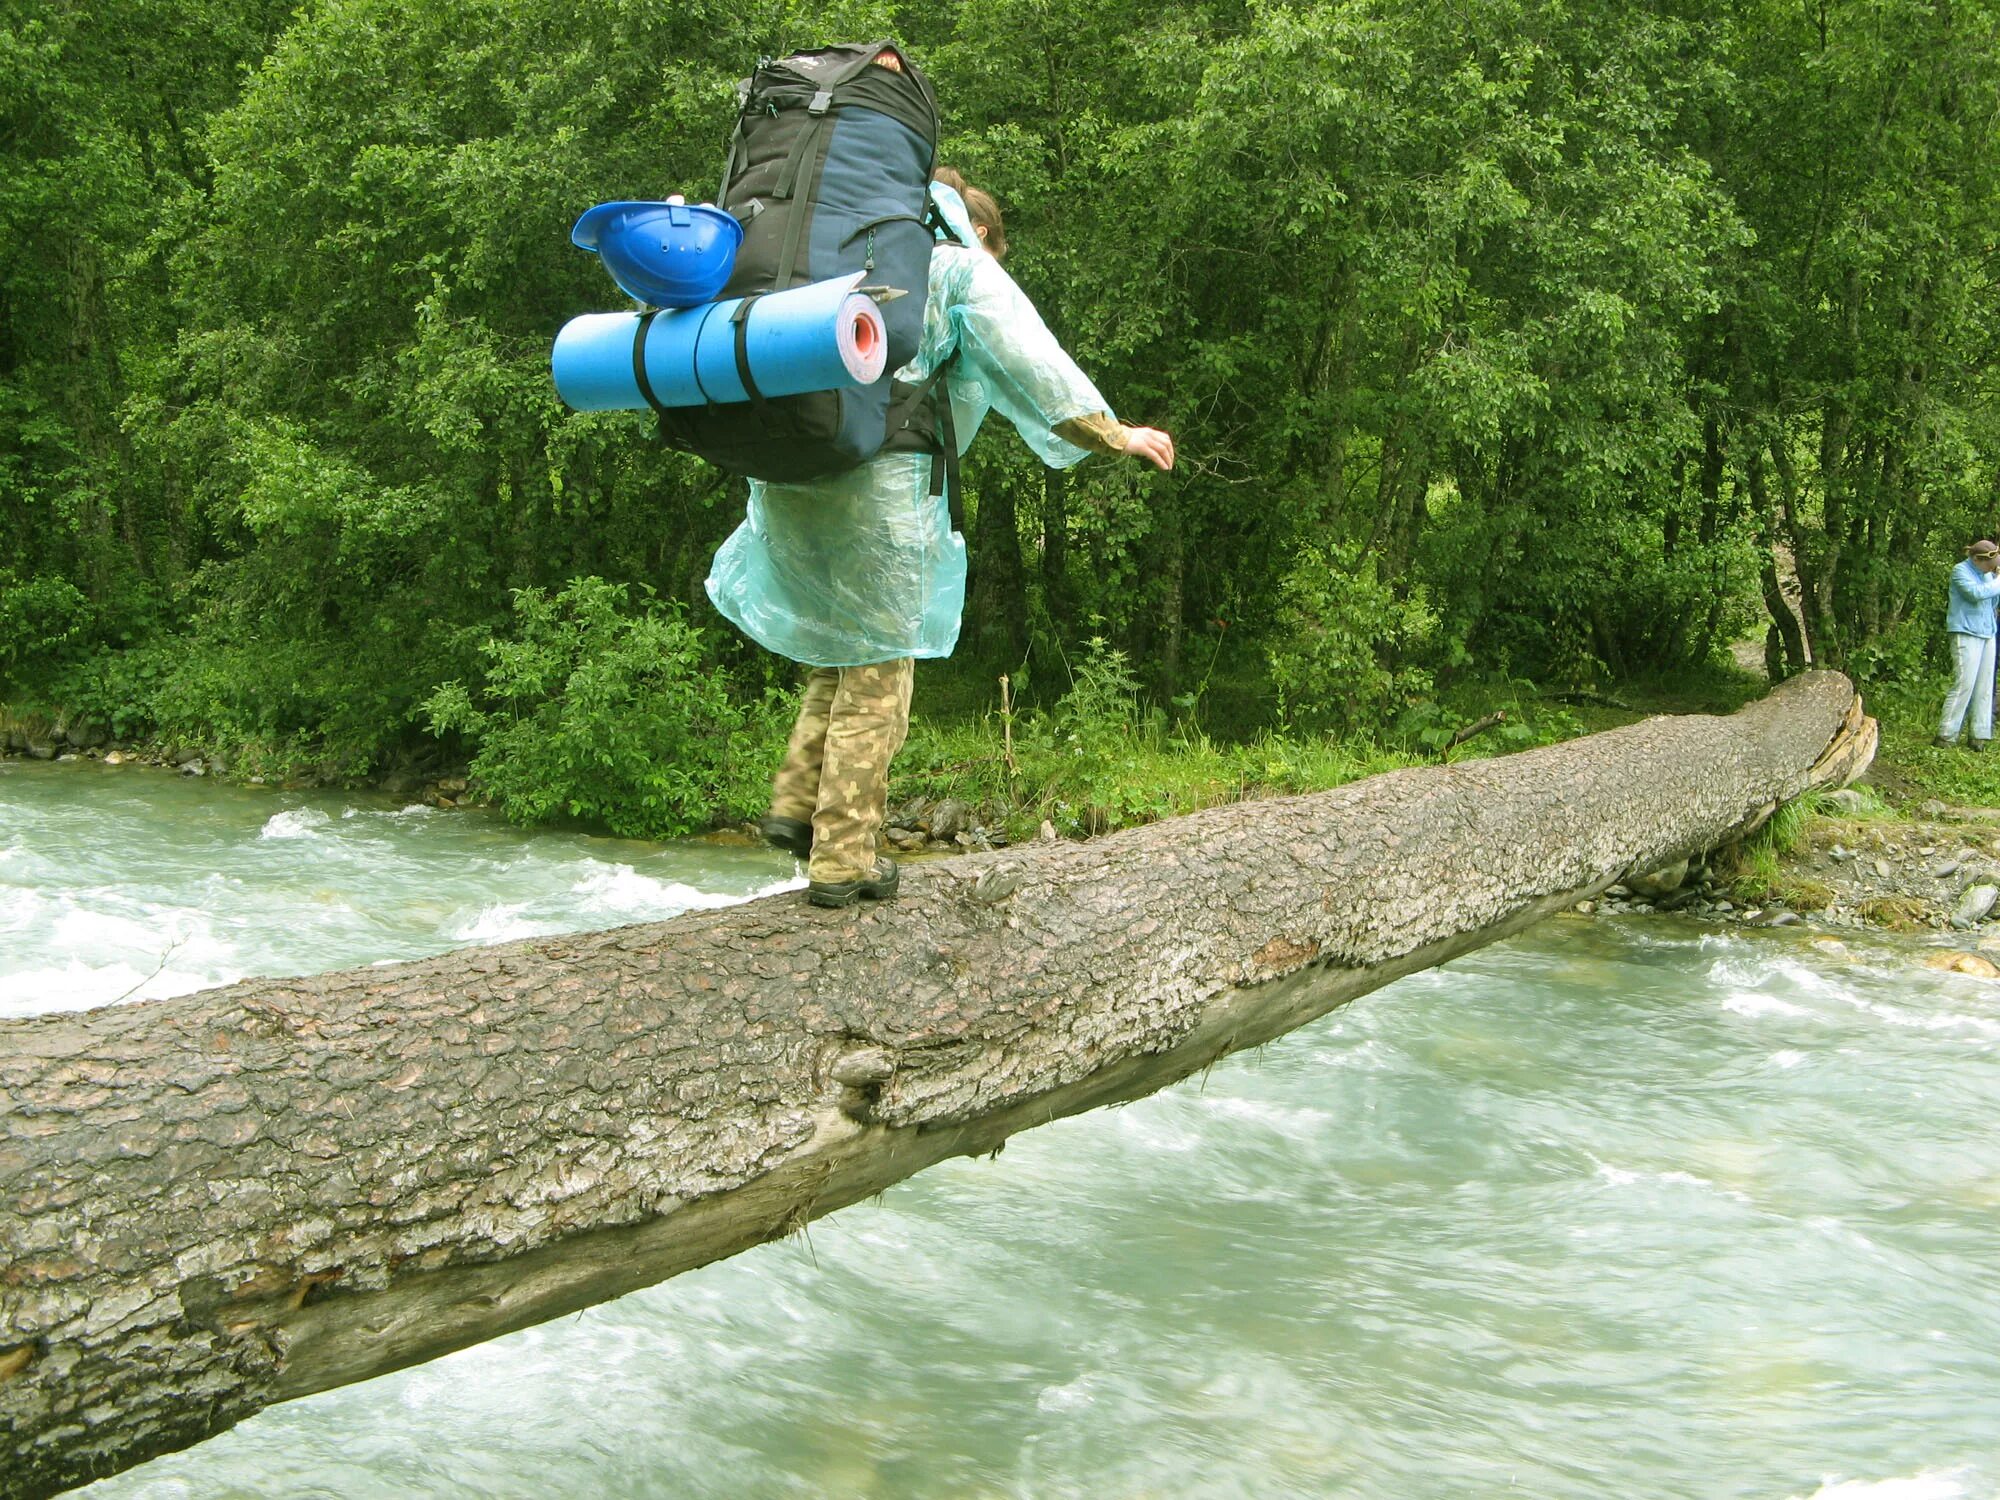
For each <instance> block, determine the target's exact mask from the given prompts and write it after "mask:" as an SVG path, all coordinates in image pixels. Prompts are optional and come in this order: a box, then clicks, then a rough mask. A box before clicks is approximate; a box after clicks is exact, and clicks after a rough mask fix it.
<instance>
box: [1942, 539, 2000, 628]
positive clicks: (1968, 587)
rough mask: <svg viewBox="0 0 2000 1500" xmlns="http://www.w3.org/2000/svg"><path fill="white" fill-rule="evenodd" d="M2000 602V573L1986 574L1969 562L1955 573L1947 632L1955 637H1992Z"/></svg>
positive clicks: (1952, 582)
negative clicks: (1996, 606)
mask: <svg viewBox="0 0 2000 1500" xmlns="http://www.w3.org/2000/svg"><path fill="white" fill-rule="evenodd" d="M1995 599H2000V573H1985V572H1981V571H1980V569H1979V568H1978V567H1977V566H1976V565H1975V564H1974V563H1973V561H1972V559H1971V558H1969V557H1968V558H1967V559H1966V560H1965V561H1964V562H1962V563H1960V564H1959V565H1958V566H1957V567H1955V568H1953V569H1952V570H1951V594H1950V597H1949V602H1947V603H1946V605H1945V607H1944V628H1945V629H1946V630H1949V631H1950V632H1951V633H1952V634H1953V635H1976V636H1981V637H1990V636H1991V635H1992V634H1993V601H1994V600H1995Z"/></svg>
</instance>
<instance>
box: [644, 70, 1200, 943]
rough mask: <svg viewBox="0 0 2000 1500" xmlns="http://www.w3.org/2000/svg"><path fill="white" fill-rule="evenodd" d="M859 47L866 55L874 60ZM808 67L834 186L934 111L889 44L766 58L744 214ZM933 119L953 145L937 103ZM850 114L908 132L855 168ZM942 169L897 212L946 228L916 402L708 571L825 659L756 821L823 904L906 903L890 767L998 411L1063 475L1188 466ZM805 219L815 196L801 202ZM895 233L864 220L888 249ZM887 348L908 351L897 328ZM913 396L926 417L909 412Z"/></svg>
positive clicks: (774, 489) (905, 403) (748, 152)
mask: <svg viewBox="0 0 2000 1500" xmlns="http://www.w3.org/2000/svg"><path fill="white" fill-rule="evenodd" d="M857 51H859V52H863V53H866V54H868V55H867V56H866V58H865V60H864V61H863V62H862V64H861V65H860V66H859V67H858V68H856V67H854V66H853V65H852V59H853V54H854V53H855V52H857ZM799 72H805V73H808V74H809V75H811V80H812V82H814V83H815V84H818V85H822V87H821V88H819V89H817V90H815V91H814V92H815V95H816V97H817V99H818V101H819V102H821V103H822V104H823V105H824V106H825V109H826V113H827V114H828V115H829V116H831V117H833V118H834V119H835V120H836V122H837V123H836V124H835V126H834V128H833V130H832V132H831V145H830V146H829V148H828V150H827V154H826V160H827V165H826V167H825V168H824V169H823V171H822V175H821V182H822V183H824V184H828V185H829V187H828V190H829V191H830V190H831V184H832V182H833V181H834V179H835V177H836V173H837V172H839V173H850V172H853V171H855V170H857V169H858V170H868V169H871V168H873V169H881V168H883V167H884V166H885V165H886V164H887V163H889V162H891V161H893V160H894V157H895V155H896V148H897V147H899V146H901V145H903V144H904V143H902V142H900V141H895V140H894V139H893V133H892V132H891V131H889V130H887V129H885V128H884V126H885V125H887V124H897V123H900V124H904V125H907V123H908V121H909V119H910V118H911V117H912V116H916V117H919V118H920V117H921V116H922V115H923V113H924V111H923V110H922V109H920V108H913V107H912V105H913V102H914V101H919V100H926V99H927V98H928V94H929V88H928V85H927V84H925V83H924V81H923V79H922V76H921V74H919V73H918V72H917V71H916V69H915V68H914V67H913V66H911V65H910V64H908V63H907V62H906V61H905V60H904V59H902V58H901V57H900V55H899V54H898V53H897V52H896V51H894V50H893V49H891V48H888V47H877V48H872V49H850V48H832V49H827V51H826V52H823V53H809V54H801V55H800V56H799V57H795V58H788V59H786V60H785V61H784V62H781V63H778V64H775V65H772V66H771V67H770V68H765V69H760V70H759V73H758V75H757V77H756V78H754V79H753V80H752V81H751V85H750V90H749V92H748V94H747V95H746V104H749V103H750V101H752V100H762V101H764V102H765V103H766V104H767V105H768V104H771V103H775V104H777V105H778V106H779V112H778V113H777V114H772V113H770V112H769V111H768V109H767V110H766V111H765V112H764V113H761V114H754V113H752V111H751V109H748V108H746V112H745V115H744V120H745V122H746V123H745V126H744V127H740V128H739V141H738V147H737V149H736V150H735V151H734V153H733V156H732V160H734V161H736V162H738V163H739V165H738V166H737V167H736V168H735V169H734V170H733V172H732V181H731V185H730V188H729V189H728V190H727V192H726V193H725V200H724V203H723V205H722V206H723V207H725V208H730V209H737V208H738V201H737V200H739V199H740V198H743V197H745V196H749V197H754V196H755V194H756V191H757V189H758V187H759V179H758V177H757V167H758V165H759V163H760V162H763V161H766V160H769V159H770V158H769V157H768V156H766V155H764V154H761V153H760V151H759V149H758V148H759V146H760V141H759V140H758V137H757V132H759V131H782V130H783V128H784V127H785V126H786V125H788V124H789V123H791V122H789V121H787V120H786V118H785V116H784V113H783V111H784V107H785V100H786V92H785V89H784V84H785V82H786V81H787V80H786V75H787V74H788V73H799ZM767 74H769V75H774V76H773V77H771V78H770V79H768V80H767V77H766V75H767ZM797 102H800V103H803V104H804V108H805V110H810V108H811V105H812V100H811V99H806V100H800V101H797ZM800 112H801V113H803V112H804V111H800ZM930 119H931V121H932V122H933V123H932V128H931V131H930V135H931V138H932V139H933V140H934V139H935V126H934V120H935V115H934V113H932V114H931V116H930ZM850 124H852V125H854V126H855V128H854V130H853V131H852V132H851V134H850V136H849V137H848V138H847V139H848V140H849V141H850V142H851V143H852V144H853V145H854V146H855V147H856V149H857V150H865V149H866V147H867V144H868V142H869V141H870V139H871V138H890V139H889V149H887V150H884V151H880V152H877V153H876V154H875V156H874V157H873V159H872V160H866V161H862V162H859V163H856V162H849V161H843V160H842V159H841V155H840V153H841V151H842V147H843V135H842V131H843V130H846V129H848V127H849V125H850ZM917 133H918V134H919V135H920V136H921V135H922V134H923V132H922V131H921V130H919V131H918V132H917ZM912 154H914V153H912ZM807 155H808V156H809V155H810V152H809V151H808V152H807ZM906 160H907V157H906ZM746 162H747V163H748V165H747V166H745V165H741V164H742V163H746ZM931 169H932V161H931V159H930V153H929V152H928V151H926V152H924V153H923V154H922V172H923V175H922V176H921V177H918V178H917V179H916V180H915V181H914V182H913V183H910V184H907V185H906V187H907V191H908V192H909V193H910V194H911V195H912V196H913V197H914V200H915V201H914V202H905V204H904V208H905V212H904V213H903V215H902V218H901V219H899V220H897V221H895V223H894V224H893V227H896V228H899V229H900V228H904V227H907V225H908V223H909V222H912V221H914V222H916V223H918V224H920V225H928V226H929V227H924V228H923V230H922V232H923V235H924V236H925V238H926V239H927V240H934V242H933V243H930V244H926V245H924V246H923V247H922V249H923V250H925V251H927V252H928V265H927V267H925V275H924V281H923V283H922V285H923V287H924V289H925V296H924V300H923V303H922V305H921V318H920V320H916V319H913V322H915V323H916V325H917V327H916V331H917V333H918V338H917V342H916V348H915V351H914V354H913V356H912V357H910V358H909V359H908V360H907V362H904V363H901V364H900V366H895V367H892V369H893V376H894V382H895V385H896V386H897V387H898V388H899V389H900V391H901V392H903V393H906V394H898V395H897V396H896V397H894V399H893V401H892V404H891V407H890V417H889V421H888V423H887V432H886V435H885V437H884V438H883V441H882V443H881V444H880V446H879V448H878V450H877V451H875V452H873V453H871V454H870V455H869V456H868V457H867V458H866V459H865V460H864V461H863V462H861V463H859V464H857V465H855V466H853V467H849V468H846V469H844V470H842V471H840V472H835V473H829V474H824V475H818V476H813V477H810V478H806V479H803V480H801V481H798V482H784V481H782V480H780V479H777V478H773V477H770V476H768V475H759V476H756V477H753V478H752V481H751V485H750V499H749V506H748V511H747V514H746V515H745V517H744V520H743V523H742V525H740V526H739V527H738V528H737V529H736V531H735V533H734V534H733V535H731V536H730V537H729V539H728V540H727V541H726V542H724V543H723V545H722V547H721V549H720V550H719V551H718V552H717V553H716V557H715V562H714V566H713V569H712V571H711V572H710V575H709V578H708V594H709V597H710V598H711V599H712V600H713V601H714V603H715V606H716V608H717V609H719V610H720V611H721V612H722V613H723V614H724V615H726V616H727V617H728V618H729V619H730V620H731V621H733V622H734V623H735V624H736V625H737V626H738V627H739V628H740V629H742V631H743V632H744V633H745V634H746V635H748V636H749V637H750V638H751V639H752V640H754V641H756V642H757V643H758V644H759V645H761V646H764V647H766V648H767V649H769V650H771V651H775V652H777V653H778V654H779V655H781V656H787V657H790V658H791V659H792V660H794V661H797V662H800V663H802V664H804V665H806V666H809V667H811V668H812V671H811V673H810V675H809V676H808V677H807V679H806V683H805V690H804V696H803V700H802V702H801V703H800V706H799V714H798V720H797V722H796V724H795V725H794V727H793V729H792V734H791V739H790V743H789V746H788V748H787V750H786V754H785V761H784V765H783V767H782V768H781V769H780V770H779V772H778V775H777V779H776V782H775V785H774V786H773V788H772V795H771V807H770V812H769V814H768V815H767V816H766V817H765V818H764V819H763V820H762V822H761V824H760V825H759V826H760V828H761V831H762V832H763V834H764V837H765V838H766V839H767V840H769V841H770V842H771V843H772V844H774V845H776V846H777V847H779V848H782V849H786V850H789V851H790V852H791V853H792V854H794V855H796V856H797V857H799V858H801V859H804V860H806V861H807V875H808V887H807V899H808V900H809V901H811V902H813V903H814V904H815V905H819V906H834V907H839V906H847V905H851V904H852V903H853V902H855V901H857V900H883V899H885V898H888V897H891V896H893V895H894V894H895V891H896V881H897V872H896V864H895V862H894V861H893V860H891V859H888V858H885V857H882V856H880V855H879V854H878V853H877V850H876V839H877V835H878V833H879V831H880V829H881V827H882V824H883V821H884V818H885V816H886V813H887V807H888V792H889V764H890V761H891V760H892V759H893V758H894V757H895V754H896V752H897V750H898V749H900V748H901V746H902V743H903V740H904V737H905V735H906V734H907V732H908V729H909V716H910V690H911V684H912V679H913V676H914V671H915V665H916V658H918V657H942V656H948V655H950V654H951V650H952V648H953V646H954V645H955V644H956V643H957V640H958V631H959V616H960V613H961V611H962V609H963V607H964V603H965V541H964V538H963V537H962V536H961V535H960V534H959V527H958V525H957V511H958V500H959V497H958V476H957V458H958V455H959V453H960V452H962V451H963V450H964V448H965V447H966V445H967V444H968V443H969V442H970V441H971V439H972V437H973V435H974V433H975V432H977V430H978V428H979V425H980V423H981V422H982V421H983V420H984V418H985V416H986V413H987V411H988V409H989V408H992V407H997V408H998V409H999V410H1000V412H1001V413H1002V414H1003V415H1004V416H1006V417H1007V418H1008V420H1009V421H1011V422H1012V423H1013V424H1014V426H1015V428H1016V429H1017V430H1018V431H1019V432H1020V434H1021V436H1022V437H1023V438H1024V439H1025V440H1026V441H1027V443H1028V445H1029V447H1030V448H1032V449H1033V450H1034V451H1035V453H1036V454H1037V455H1038V456H1039V457H1040V458H1041V459H1042V460H1043V461H1044V462H1046V463H1048V464H1050V465H1052V466H1054V467H1068V466H1069V465H1071V464H1075V463H1078V462H1080V461H1081V460H1082V459H1084V458H1085V457H1087V456H1088V455H1089V454H1091V453H1104V454H1129V455H1131V456H1133V457H1135V458H1139V459H1142V460H1144V461H1146V462H1148V463H1151V464H1152V465H1154V466H1155V467H1156V468H1159V469H1162V470H1166V469H1171V468H1172V467H1173V464H1174V445H1173V440H1172V438H1171V437H1169V436H1168V435H1167V434H1166V433H1165V432H1162V431H1159V430H1157V429H1154V428H1149V427H1128V426H1126V425H1124V424H1123V423H1121V422H1119V421H1118V420H1117V419H1116V417H1114V416H1113V415H1112V412H1111V409H1110V403H1108V402H1107V401H1106V400H1105V399H1104V397H1103V396H1102V395H1100V394H1099V393H1098V390H1097V388H1096V386H1094V385H1093V384H1092V383H1091V382H1090V379H1089V378H1088V377H1087V376H1086V375H1085V374H1084V373H1083V371H1082V370H1080V369H1079V368H1078V367H1077V365H1076V362H1075V361H1074V360H1072V359H1071V358H1070V357H1069V355H1068V354H1066V353H1065V352H1064V351H1063V349H1062V348H1061V346H1060V345H1059V344H1057V342H1056V340H1055V338H1054V337H1053V336H1052V335H1051V334H1050V332H1049V330H1048V328H1047V326H1046V325H1045V324H1044V323H1043V321H1042V319H1041V317H1040V315H1039V314H1038V313H1037V312H1036V311H1035V308H1034V306H1033V304H1032V303H1030V302H1029V300H1028V298H1027V297H1026V296H1025V295H1024V294H1023V293H1022V291H1021V289H1020V288H1019V287H1018V286H1017V285H1015V283H1014V280H1013V278H1012V277H1011V276H1009V275H1008V274H1007V272H1006V271H1005V270H1004V269H1003V268H1002V267H1001V264H1000V257H1001V256H1002V255H1003V254H1004V253H1005V249H1006V232H1005V228H1004V226H1003V225H1002V222H1001V218H1000V212H999V208H998V206H997V205H996V204H995V203H994V202H993V200H992V199H991V198H990V197H989V196H988V195H986V194H985V193H982V192H980V191H978V190H977V189H970V190H968V189H966V187H965V185H964V183H963V180H962V179H960V178H958V177H957V176H956V174H952V173H948V172H940V173H939V174H938V175H937V179H936V180H935V181H926V179H927V178H929V176H930V173H931ZM891 186H892V188H893V187H894V186H895V185H894V184H891ZM799 191H804V190H803V189H800V190H799ZM968 200H969V203H968ZM910 208H915V209H917V210H918V212H915V213H910V212H908V210H909V209H910ZM790 211H791V212H793V213H798V212H802V211H803V209H802V208H801V207H800V206H798V205H797V204H796V202H794V205H793V206H792V208H791V210H790ZM822 211H823V210H822ZM768 217H770V211H769V210H765V211H763V212H759V213H755V214H753V216H752V217H751V219H750V222H749V226H748V229H747V234H749V235H755V234H756V233H757V231H758V229H759V228H760V227H762V221H763V220H764V219H766V218H768ZM890 227H892V225H890V224H883V225H879V226H877V228H876V229H874V230H868V231H860V230H857V231H856V233H857V234H865V236H866V239H867V243H870V244H876V245H878V249H879V241H880V235H881V232H882V231H883V230H885V229H888V228H890ZM813 238H814V240H815V242H817V240H818V238H819V237H818V234H817V232H816V231H815V232H814V235H813ZM828 238H831V236H829V237H828ZM746 253H748V246H747V243H746ZM867 259H868V264H869V266H870V267H871V269H870V270H869V271H868V273H867V274H869V275H871V276H872V275H874V274H877V272H876V271H875V270H874V269H872V268H873V267H874V266H875V263H876V260H877V259H878V256H877V255H875V254H871V255H869V256H868V258H867ZM821 270H822V268H821V267H818V266H815V268H814V271H815V274H818V273H819V272H820V271H821ZM909 300H910V301H911V302H913V303H914V302H915V300H916V299H914V298H911V299H909ZM899 310H900V305H899V303H898V302H897V301H895V300H891V301H889V302H887V303H886V304H885V306H884V313H885V320H886V319H887V318H888V317H890V316H893V314H895V313H896V312H897V311H899ZM890 345H891V351H892V353H893V352H895V337H894V332H893V329H892V331H891V335H890ZM883 384H884V385H888V384H890V382H889V381H886V380H885V381H884V382H883ZM903 407H907V409H908V413H909V414H908V415H906V416H903V417H902V419H901V420H900V422H899V421H898V419H897V416H898V409H899V408H903ZM670 437H671V433H670ZM773 441H774V442H775V441H778V439H777V438H776V437H775V436H774V438H773Z"/></svg>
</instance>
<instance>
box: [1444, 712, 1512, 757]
mask: <svg viewBox="0 0 2000 1500" xmlns="http://www.w3.org/2000/svg"><path fill="white" fill-rule="evenodd" d="M1506 722H1507V710H1506V709H1504V708H1501V709H1495V710H1494V711H1493V712H1492V713H1490V714H1488V715H1487V716H1486V717H1485V718H1483V719H1474V720H1473V721H1472V722H1471V723H1470V724H1467V725H1466V726H1465V727H1464V728H1463V729H1461V730H1459V731H1458V733H1457V734H1455V735H1453V736H1452V737H1451V738H1450V739H1448V740H1446V741H1445V742H1444V748H1445V750H1446V751H1447V752H1449V751H1452V750H1456V749H1457V748H1458V747H1459V746H1460V745H1463V744H1464V743H1465V742H1466V741H1467V740H1469V739H1472V738H1473V737H1474V736H1476V735H1482V734H1484V733H1486V731H1487V730H1489V729H1493V728H1496V727H1498V726H1499V725H1501V724H1505V723H1506Z"/></svg>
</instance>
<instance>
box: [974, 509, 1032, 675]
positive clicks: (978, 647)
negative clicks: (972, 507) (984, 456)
mask: <svg viewBox="0 0 2000 1500" xmlns="http://www.w3.org/2000/svg"><path fill="white" fill-rule="evenodd" d="M967 540H968V546H967V549H966V550H967V553H968V555H969V557H970V559H971V574H972V576H971V577H970V579H968V580H967V584H966V611H965V614H966V621H967V624H968V625H969V626H970V627H971V637H972V638H971V640H970V641H969V642H968V644H969V645H970V646H971V647H972V651H971V653H970V654H971V655H973V656H974V657H975V658H976V659H978V660H979V661H982V662H984V663H986V664H988V665H990V666H994V667H1012V666H1013V665H1014V664H1015V663H1016V662H1018V661H1020V659H1021V658H1022V657H1023V656H1024V655H1026V654H1027V650H1028V595H1027V583H1026V579H1025V578H1024V576H1023V573H1022V567H1021V532H1020V522H1019V519H1018V518H1017V516H1016V514H1015V508H1014V486H1013V477H1012V475H1010V474H1008V473H1006V472H1004V471H1003V472H1000V473H997V474H995V475H993V476H992V481H991V482H990V483H988V484H987V485H986V486H985V487H984V488H983V489H982V490H981V491H980V494H979V500H978V509H977V510H976V511H974V513H973V517H972V536H971V537H969V538H968V539H967Z"/></svg>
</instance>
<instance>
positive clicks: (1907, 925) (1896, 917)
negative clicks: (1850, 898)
mask: <svg viewBox="0 0 2000 1500" xmlns="http://www.w3.org/2000/svg"><path fill="white" fill-rule="evenodd" d="M1854 913H1855V915H1856V916H1858V917H1860V918H1861V920H1862V921H1864V922H1867V923H1869V924H1870V925H1871V926H1875V927H1886V928H1888V929H1889V931H1891V932H1915V931H1917V930H1918V929H1919V928H1921V927H1924V926H1926V925H1927V924H1926V922H1925V920H1924V919H1925V915H1926V913H1925V910H1924V903H1923V902H1921V901H1918V900H1916V899H1915V898H1913V897H1910V896H1871V897H1869V898H1868V899H1867V900H1866V901H1863V902H1861V903H1860V904H1859V905H1857V906H1856V907H1855V908H1854Z"/></svg>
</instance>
